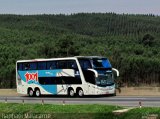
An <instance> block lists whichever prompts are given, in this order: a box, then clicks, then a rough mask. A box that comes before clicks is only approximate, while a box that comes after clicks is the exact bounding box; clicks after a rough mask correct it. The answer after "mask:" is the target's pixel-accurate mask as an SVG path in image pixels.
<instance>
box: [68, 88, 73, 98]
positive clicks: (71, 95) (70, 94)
mask: <svg viewBox="0 0 160 119" xmlns="http://www.w3.org/2000/svg"><path fill="white" fill-rule="evenodd" d="M68 96H70V97H73V96H74V89H73V88H72V87H69V88H68Z"/></svg>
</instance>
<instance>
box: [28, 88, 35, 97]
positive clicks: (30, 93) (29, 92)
mask: <svg viewBox="0 0 160 119" xmlns="http://www.w3.org/2000/svg"><path fill="white" fill-rule="evenodd" d="M28 96H30V97H32V96H34V91H33V90H32V89H28Z"/></svg>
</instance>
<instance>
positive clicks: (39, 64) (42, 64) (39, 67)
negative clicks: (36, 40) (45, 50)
mask: <svg viewBox="0 0 160 119" xmlns="http://www.w3.org/2000/svg"><path fill="white" fill-rule="evenodd" d="M45 69H46V62H38V70H45Z"/></svg>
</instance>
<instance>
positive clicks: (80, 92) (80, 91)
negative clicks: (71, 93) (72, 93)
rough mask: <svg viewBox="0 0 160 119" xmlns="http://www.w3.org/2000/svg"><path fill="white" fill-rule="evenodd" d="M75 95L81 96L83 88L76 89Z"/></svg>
mask: <svg viewBox="0 0 160 119" xmlns="http://www.w3.org/2000/svg"><path fill="white" fill-rule="evenodd" d="M77 95H78V96H79V97H82V96H83V95H84V92H83V90H82V89H78V91H77Z"/></svg>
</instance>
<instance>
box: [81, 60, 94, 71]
mask: <svg viewBox="0 0 160 119" xmlns="http://www.w3.org/2000/svg"><path fill="white" fill-rule="evenodd" d="M79 63H80V65H81V68H82V69H83V70H84V69H85V70H86V69H90V68H91V63H90V61H89V60H87V59H79Z"/></svg>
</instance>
